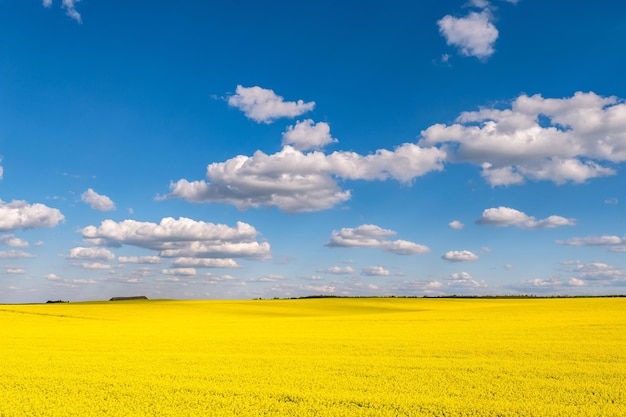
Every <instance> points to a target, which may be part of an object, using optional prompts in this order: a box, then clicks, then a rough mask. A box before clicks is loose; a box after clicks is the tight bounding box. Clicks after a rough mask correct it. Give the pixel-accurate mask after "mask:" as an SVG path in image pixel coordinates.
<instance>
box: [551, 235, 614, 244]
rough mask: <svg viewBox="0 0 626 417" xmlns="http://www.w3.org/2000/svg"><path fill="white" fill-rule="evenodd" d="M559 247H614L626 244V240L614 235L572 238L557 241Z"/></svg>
mask: <svg viewBox="0 0 626 417" xmlns="http://www.w3.org/2000/svg"><path fill="white" fill-rule="evenodd" d="M556 243H558V244H559V245H569V246H614V245H620V244H622V243H626V239H624V238H621V237H619V236H614V235H603V236H586V237H573V238H571V239H567V240H557V241H556Z"/></svg>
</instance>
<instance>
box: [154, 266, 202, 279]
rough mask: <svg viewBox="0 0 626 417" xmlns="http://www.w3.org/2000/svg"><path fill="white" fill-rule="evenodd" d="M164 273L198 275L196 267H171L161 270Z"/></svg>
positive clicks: (187, 275)
mask: <svg viewBox="0 0 626 417" xmlns="http://www.w3.org/2000/svg"><path fill="white" fill-rule="evenodd" d="M161 273H162V274H163V275H180V276H186V277H192V276H195V275H196V269H195V268H171V269H163V270H161Z"/></svg>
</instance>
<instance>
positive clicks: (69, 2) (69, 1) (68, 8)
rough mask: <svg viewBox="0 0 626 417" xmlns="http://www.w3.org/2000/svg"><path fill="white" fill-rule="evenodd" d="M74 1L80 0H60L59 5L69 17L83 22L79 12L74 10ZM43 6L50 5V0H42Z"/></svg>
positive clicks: (78, 1) (78, 0)
mask: <svg viewBox="0 0 626 417" xmlns="http://www.w3.org/2000/svg"><path fill="white" fill-rule="evenodd" d="M76 3H80V0H62V1H61V7H62V8H64V9H65V12H66V13H67V15H68V16H69V17H71V18H72V19H74V20H76V21H77V22H78V23H83V20H82V18H81V17H80V13H78V11H76ZM43 6H44V7H52V0H43Z"/></svg>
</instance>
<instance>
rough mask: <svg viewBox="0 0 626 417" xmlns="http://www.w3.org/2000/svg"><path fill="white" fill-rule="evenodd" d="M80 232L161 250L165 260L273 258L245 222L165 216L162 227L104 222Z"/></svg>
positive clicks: (100, 239) (87, 237)
mask: <svg viewBox="0 0 626 417" xmlns="http://www.w3.org/2000/svg"><path fill="white" fill-rule="evenodd" d="M81 233H82V235H83V238H85V240H86V241H88V242H92V243H93V242H97V243H98V244H100V245H104V244H111V243H113V244H118V245H131V246H137V247H141V248H145V249H151V250H155V251H159V254H160V256H162V257H165V258H177V257H192V258H248V259H269V258H270V245H269V243H267V242H257V241H256V236H257V234H258V232H257V231H256V229H255V228H254V227H253V226H251V225H249V224H247V223H243V222H237V225H236V226H235V227H229V226H227V225H224V224H214V223H206V222H203V221H196V220H193V219H189V218H185V217H181V218H179V219H174V218H172V217H166V218H164V219H162V220H161V222H160V223H159V224H156V223H151V222H139V221H136V220H124V221H121V222H115V221H113V220H104V221H103V222H102V223H101V224H100V226H98V227H96V226H87V227H85V228H84V229H82V231H81Z"/></svg>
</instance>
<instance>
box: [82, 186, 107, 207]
mask: <svg viewBox="0 0 626 417" xmlns="http://www.w3.org/2000/svg"><path fill="white" fill-rule="evenodd" d="M80 199H81V200H82V201H83V202H85V203H87V204H89V205H90V206H91V208H92V209H94V210H99V211H111V210H115V204H114V203H113V201H112V200H111V199H110V198H109V197H107V196H106V195H101V194H98V193H97V192H95V191H94V190H92V189H91V188H89V189H88V190H87V191H85V192H84V193H82V194H81V195H80Z"/></svg>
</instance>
